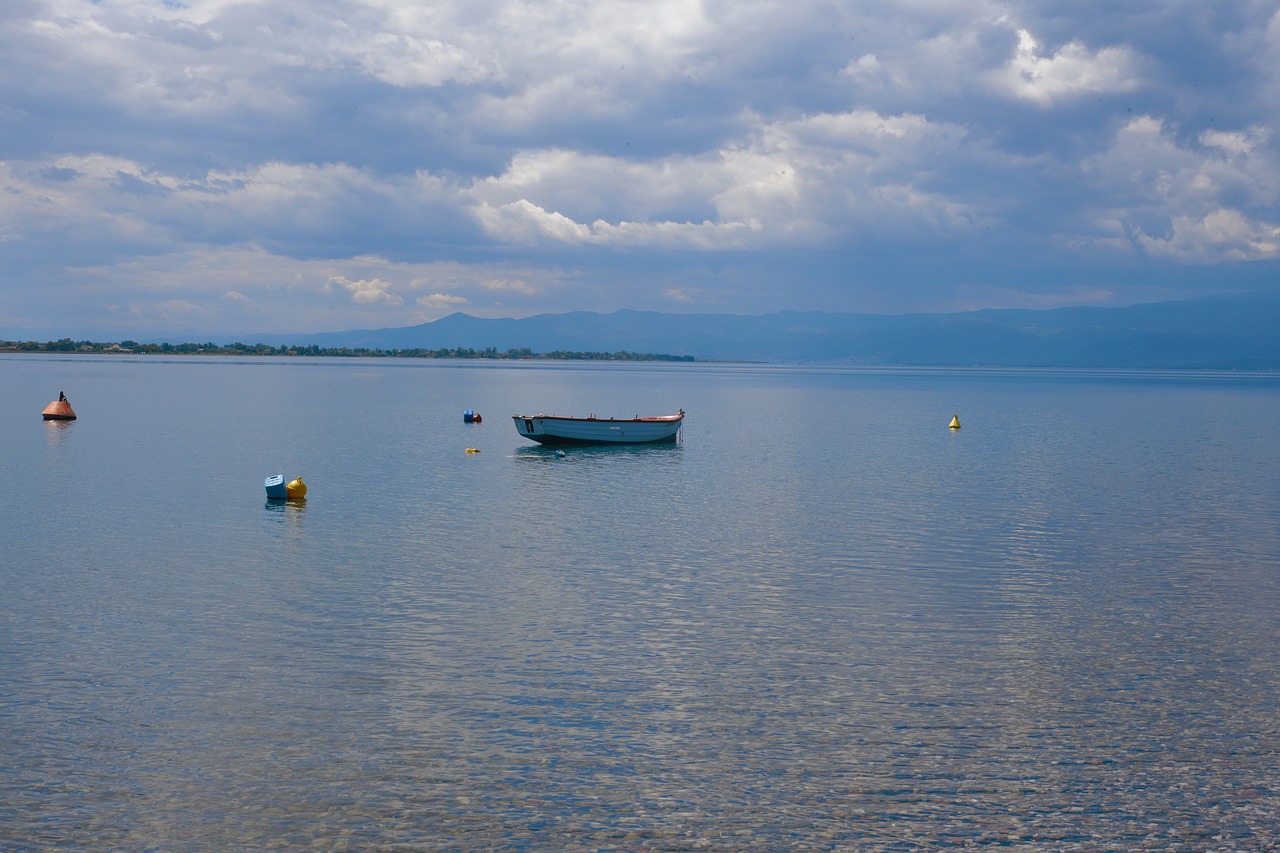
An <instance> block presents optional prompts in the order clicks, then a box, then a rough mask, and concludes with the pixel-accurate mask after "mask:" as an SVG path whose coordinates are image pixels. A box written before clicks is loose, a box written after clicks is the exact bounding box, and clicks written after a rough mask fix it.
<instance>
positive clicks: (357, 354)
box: [0, 338, 697, 362]
mask: <svg viewBox="0 0 1280 853" xmlns="http://www.w3.org/2000/svg"><path fill="white" fill-rule="evenodd" d="M7 352H12V353H52V354H59V353H64V354H68V355H71V354H77V355H233V356H235V355H240V356H243V355H259V356H275V357H280V358H296V357H308V358H316V357H319V358H450V359H457V358H463V359H491V360H495V361H521V360H525V361H527V360H534V361H536V360H547V361H674V362H693V361H696V360H697V359H695V358H694V357H693V356H691V355H668V354H665V353H649V352H646V353H638V352H628V351H625V350H621V351H618V352H578V351H563V350H557V351H553V352H542V353H536V352H534V351H533V350H531V349H529V348H528V347H519V348H512V349H506V350H499V349H498V348H497V347H487V348H485V349H473V348H471V347H441V348H438V349H425V348H421V347H412V348H406V349H380V348H370V347H322V346H317V345H314V344H310V345H304V346H298V345H294V346H287V345H284V344H281V345H280V346H275V347H273V346H271V345H270V344H244V343H232V344H215V343H213V342H206V343H182V344H168V343H165V344H142V343H138V342H137V341H130V340H126V341H117V342H110V343H103V342H100V341H74V340H72V339H71V338H63V339H61V340H57V341H46V342H44V343H41V342H39V341H0V354H3V353H7Z"/></svg>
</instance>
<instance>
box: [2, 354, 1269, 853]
mask: <svg viewBox="0 0 1280 853" xmlns="http://www.w3.org/2000/svg"><path fill="white" fill-rule="evenodd" d="M59 390H65V391H66V392H67V395H68V397H69V398H70V399H71V401H72V404H73V405H74V406H75V407H76V411H77V412H78V413H79V415H80V418H79V420H77V421H75V422H72V423H64V424H51V423H44V422H42V421H41V420H40V418H39V412H40V411H41V409H42V408H43V406H44V405H45V404H46V403H47V402H48V401H49V400H50V399H53V398H55V397H56V395H57V393H58V391H59ZM0 399H3V400H4V401H5V405H4V407H3V408H2V409H0V433H2V434H3V436H4V445H3V448H2V449H0V478H2V479H0V484H2V485H3V488H2V489H0V533H2V536H0V543H2V544H0V555H2V559H0V613H2V614H3V619H0V640H2V641H3V642H2V643H0V648H3V650H4V652H3V655H2V656H0V750H2V752H0V758H2V759H3V760H2V761H0V848H2V849H5V850H15V851H26V850H32V851H34V850H51V849H119V850H194V851H200V850H227V849H263V850H270V849H280V850H296V849H310V850H389V851H390V850H394V851H399V850H405V851H408V850H432V851H435V850H557V849H564V850H602V851H603V850H673V851H674V850H713V851H729V850H733V851H739V850H743V851H745V850H758V851H773V850H819V851H836V850H884V851H917V850H935V849H951V848H956V847H959V848H965V847H998V848H1000V849H1009V850H1120V849H1125V850H1144V849H1145V850H1187V851H1191V850H1265V849H1275V848H1276V846H1277V845H1280V772H1278V771H1277V770H1276V768H1277V767H1280V760H1277V759H1278V753H1280V664H1278V663H1277V661H1278V660H1280V658H1278V657H1277V654H1276V652H1277V640H1278V639H1280V637H1278V634H1280V619H1278V618H1277V616H1280V595H1278V593H1280V526H1278V525H1277V523H1276V521H1277V519H1280V486H1278V485H1277V483H1280V454H1277V453H1276V452H1275V448H1274V436H1275V424H1276V423H1277V422H1280V378H1277V377H1272V376H1264V375H1225V374H1224V375H1203V374H1166V373H1159V374H1157V373H1134V372H1125V373H1118V372H1051V371H1038V372H1036V371H995V370H988V371H978V370H972V371H926V370H905V369H904V370H869V369H861V370H860V369H852V368H828V367H783V366H751V365H659V364H648V365H630V364H628V365H607V364H564V363H552V364H540V363H534V364H523V363H521V364H502V363H483V362H428V361H399V360H385V361H383V360H377V361H375V360H338V359H333V360H324V359H313V360H306V359H298V360H283V359H200V358H185V359H183V358H179V359H169V360H162V359H144V358H128V357H121V358H115V357H84V358H82V357H75V356H68V357H49V356H41V357H35V356H30V357H29V356H5V357H0ZM677 407H683V408H684V409H685V411H686V412H687V413H688V416H687V419H686V424H685V427H684V432H683V436H682V441H681V442H680V443H679V444H677V445H674V446H661V447H647V448H612V449H601V450H591V449H580V448H573V449H569V450H568V452H567V453H566V455H565V456H564V457H563V458H559V457H557V456H555V455H554V454H553V453H552V452H550V451H546V450H543V449H541V448H539V447H537V446H535V445H532V444H530V443H529V442H527V441H526V440H524V439H521V438H519V436H517V435H516V433H515V430H514V428H513V427H512V424H511V421H510V417H509V416H510V415H511V414H514V413H516V412H525V411H546V412H557V413H560V414H586V413H587V412H589V411H590V412H597V413H601V414H604V413H608V414H613V415H617V416H630V415H633V414H665V413H670V412H673V411H674V410H675V409H676V408H677ZM468 408H470V409H475V410H476V411H479V412H481V413H482V414H483V415H484V422H483V423H482V424H480V425H474V424H464V423H463V421H462V412H463V411H464V409H468ZM953 414H958V415H959V418H960V421H961V423H962V428H961V429H960V430H959V431H953V430H949V429H947V424H948V422H949V421H950V419H951V417H952V415H953ZM468 447H474V448H479V450H480V452H479V453H466V452H465V449H466V448H468ZM276 473H283V474H285V475H286V476H287V477H290V478H291V477H293V476H297V475H301V476H303V477H304V479H305V480H306V482H307V483H308V486H309V491H308V496H307V498H308V499H307V500H306V501H305V502H303V503H286V504H275V503H269V502H267V501H266V500H265V497H264V492H263V486H262V483H263V479H264V478H265V477H267V476H269V475H271V474H276Z"/></svg>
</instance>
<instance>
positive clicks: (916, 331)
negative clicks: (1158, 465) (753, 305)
mask: <svg viewBox="0 0 1280 853" xmlns="http://www.w3.org/2000/svg"><path fill="white" fill-rule="evenodd" d="M58 337H62V336H58ZM9 339H11V340H14V339H21V340H26V339H38V340H45V339H49V338H22V337H12V336H11V337H9ZM76 339H77V340H84V339H90V340H111V339H112V338H109V337H108V338H102V337H96V338H92V337H83V338H82V337H76ZM115 339H119V338H118V336H117V338H115ZM132 339H134V340H139V341H147V342H164V341H169V342H172V343H177V342H183V341H197V340H198V341H205V340H208V341H213V342H215V343H231V342H234V341H239V342H243V343H250V344H252V343H266V344H271V345H274V346H278V345H281V344H285V345H311V344H314V345H318V346H322V347H329V348H341V347H347V348H356V347H367V348H370V349H384V350H385V349H410V348H420V349H431V350H434V349H444V348H455V347H467V348H471V349H485V348H488V347H495V348H497V349H498V350H500V351H506V350H509V349H519V348H524V347H528V348H529V349H531V350H533V351H535V352H540V353H542V352H555V351H578V352H617V351H620V350H626V351H629V352H642V353H663V354H669V355H691V356H693V357H695V358H697V359H700V360H713V359H719V360H743V361H774V362H832V363H844V364H868V365H895V364H896V365H991V366H1008V367H1130V368H1139V367H1146V368H1198V369H1258V370H1277V369H1280V295H1277V294H1242V295H1233V296H1219V297H1209V298H1204V299H1196V300H1189V301H1182V302H1158V303H1150V304H1145V305H1133V306H1128V307H1123V308H1057V309H1049V310H1040V311H1037V310H1027V309H984V310H980V311H972V312H965V313H957V314H897V315H879V314H846V313H825V312H817V311H809V312H802V311H783V312H779V313H776V314H767V315H739V314H666V313H661V312H654V311H629V310H622V311H615V312H613V313H610V314H595V313H591V312H587V311H575V312H570V313H565V314H540V315H536V316H532V317H527V318H524V319H519V320H512V319H494V320H489V319H482V318H478V317H472V316H470V315H468V314H462V313H458V314H451V315H450V316H448V317H444V318H441V319H440V320H436V321H434V322H431V323H423V324H421V325H417V326H406V327H400V328H388V329H378V330H368V329H365V330H359V329H356V330H349V331H342V332H322V333H312V334H302V333H299V334H273V335H253V334H249V335H238V336H228V335H213V336H205V335H198V336H195V337H193V336H191V335H187V336H183V335H181V334H177V335H165V336H155V335H151V336H133V338H132Z"/></svg>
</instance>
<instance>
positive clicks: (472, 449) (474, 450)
mask: <svg viewBox="0 0 1280 853" xmlns="http://www.w3.org/2000/svg"><path fill="white" fill-rule="evenodd" d="M467 452H468V453H479V452H480V448H478V447H468V448H467Z"/></svg>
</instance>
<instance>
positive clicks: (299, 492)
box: [284, 477, 307, 498]
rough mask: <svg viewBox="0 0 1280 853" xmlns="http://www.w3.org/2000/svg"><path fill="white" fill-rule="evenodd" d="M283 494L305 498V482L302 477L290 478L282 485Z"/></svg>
mask: <svg viewBox="0 0 1280 853" xmlns="http://www.w3.org/2000/svg"><path fill="white" fill-rule="evenodd" d="M284 490H285V494H287V495H288V496H289V497H291V498H305V497H306V496H307V484H306V483H304V482H302V478H301V477H298V478H297V479H294V480H290V481H289V485H287V486H285V487H284Z"/></svg>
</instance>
